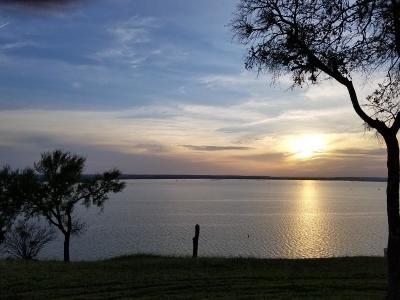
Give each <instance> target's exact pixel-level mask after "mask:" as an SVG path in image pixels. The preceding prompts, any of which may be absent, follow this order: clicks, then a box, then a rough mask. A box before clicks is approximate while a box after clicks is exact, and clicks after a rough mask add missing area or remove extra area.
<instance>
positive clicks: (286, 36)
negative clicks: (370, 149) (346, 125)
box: [232, 0, 400, 299]
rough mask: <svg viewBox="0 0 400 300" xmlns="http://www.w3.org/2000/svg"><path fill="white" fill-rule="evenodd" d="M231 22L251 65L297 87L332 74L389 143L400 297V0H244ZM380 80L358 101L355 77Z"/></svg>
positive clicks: (390, 210)
mask: <svg viewBox="0 0 400 300" xmlns="http://www.w3.org/2000/svg"><path fill="white" fill-rule="evenodd" d="M232 27H233V30H234V32H235V33H236V35H237V37H238V39H239V40H240V41H241V42H242V43H243V44H245V45H247V46H248V50H249V51H248V55H247V58H246V67H247V68H249V69H252V68H256V69H258V71H268V72H272V73H274V74H275V75H280V74H281V73H288V74H291V75H292V78H293V81H294V84H297V85H303V84H305V83H307V82H310V83H317V82H319V81H320V80H321V79H323V78H327V77H328V78H331V79H333V80H335V81H336V82H337V83H339V84H340V85H341V86H342V87H343V88H344V89H345V90H346V91H347V92H348V96H349V100H350V102H351V105H352V106H353V108H354V111H355V112H356V113H357V115H358V116H359V117H360V118H361V119H362V120H363V121H364V122H365V124H366V125H367V126H368V127H369V128H373V129H375V130H376V131H377V132H378V133H379V134H380V135H381V136H382V137H383V139H384V141H385V143H386V147H387V168H388V180H387V190H386V193H387V199H386V200H387V219H388V227H389V235H388V275H389V276H388V279H389V292H388V296H389V298H390V299H400V215H399V181H400V177H399V173H400V161H399V143H398V139H397V134H398V131H399V129H400V103H399V97H400V0H354V1H353V0H329V1H327V0H240V2H239V5H238V9H237V13H236V16H235V19H234V20H233V22H232ZM357 73H364V74H366V75H369V76H370V75H374V76H375V77H381V78H382V81H381V83H380V84H378V85H377V86H376V87H375V91H374V92H373V93H372V94H371V95H370V96H369V97H367V98H366V99H365V101H364V105H363V103H361V102H360V100H361V99H360V97H359V94H358V93H357V88H356V87H355V85H354V82H353V78H352V75H354V74H357Z"/></svg>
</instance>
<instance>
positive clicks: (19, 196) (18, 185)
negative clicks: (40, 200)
mask: <svg viewBox="0 0 400 300" xmlns="http://www.w3.org/2000/svg"><path fill="white" fill-rule="evenodd" d="M36 192H37V190H36V176H35V174H34V173H33V171H32V170H24V171H22V172H20V171H19V170H15V171H13V170H11V169H10V167H4V168H3V169H2V170H1V171H0V243H1V242H2V241H3V240H4V237H5V234H6V232H7V231H8V230H9V229H10V228H11V226H12V224H13V222H14V220H15V218H16V217H17V216H18V215H19V214H20V213H21V211H22V210H23V206H24V203H25V201H26V200H27V199H32V198H33V197H35V194H36Z"/></svg>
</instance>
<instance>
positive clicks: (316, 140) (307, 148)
mask: <svg viewBox="0 0 400 300" xmlns="http://www.w3.org/2000/svg"><path fill="white" fill-rule="evenodd" d="M289 145H290V151H291V152H292V153H293V154H294V156H295V157H296V158H298V159H309V158H312V157H314V156H315V155H316V154H318V153H320V152H322V151H324V150H325V149H326V147H327V146H326V140H325V137H324V136H322V135H305V136H301V137H297V138H294V139H292V140H290V142H289Z"/></svg>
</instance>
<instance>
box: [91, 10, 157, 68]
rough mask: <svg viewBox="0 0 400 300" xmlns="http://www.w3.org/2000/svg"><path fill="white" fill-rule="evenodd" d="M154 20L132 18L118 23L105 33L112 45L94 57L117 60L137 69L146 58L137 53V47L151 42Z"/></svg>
mask: <svg viewBox="0 0 400 300" xmlns="http://www.w3.org/2000/svg"><path fill="white" fill-rule="evenodd" d="M157 26H158V25H157V22H156V19H154V18H152V17H139V16H133V17H131V18H130V19H128V20H127V21H124V22H119V23H117V24H115V25H113V26H111V27H109V28H107V32H108V33H109V34H110V35H111V37H112V39H113V44H112V45H111V46H110V47H108V48H105V49H102V50H99V51H97V52H96V53H95V55H94V57H95V58H96V59H98V60H102V61H104V60H108V59H114V60H115V59H119V60H120V61H121V63H124V64H128V65H129V66H131V67H137V66H138V65H140V64H141V63H142V62H144V61H145V60H146V58H147V56H146V55H143V54H142V53H139V52H138V51H137V49H136V48H137V46H138V45H140V44H146V43H150V42H151V31H152V30H153V29H155V28H157Z"/></svg>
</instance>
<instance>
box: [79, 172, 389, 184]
mask: <svg viewBox="0 0 400 300" xmlns="http://www.w3.org/2000/svg"><path fill="white" fill-rule="evenodd" d="M87 176H91V175H89V174H88V175H87ZM120 179H123V180H139V179H149V180H152V179H158V180H168V179H173V180H180V179H186V180H195V179H211V180H293V181H295V180H316V181H359V182H386V181H387V179H386V178H385V177H318V176H315V177H314V176H293V177H285V176H245V175H185V174H177V175H171V174H122V175H121V176H120Z"/></svg>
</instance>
